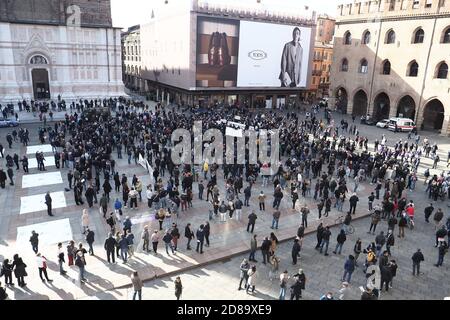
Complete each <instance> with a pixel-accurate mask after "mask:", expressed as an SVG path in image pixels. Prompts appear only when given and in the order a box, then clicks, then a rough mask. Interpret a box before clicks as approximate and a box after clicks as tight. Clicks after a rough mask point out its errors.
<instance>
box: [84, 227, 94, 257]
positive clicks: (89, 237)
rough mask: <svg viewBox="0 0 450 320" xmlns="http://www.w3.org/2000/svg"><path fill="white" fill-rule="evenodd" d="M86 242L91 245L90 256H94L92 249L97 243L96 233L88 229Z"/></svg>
mask: <svg viewBox="0 0 450 320" xmlns="http://www.w3.org/2000/svg"><path fill="white" fill-rule="evenodd" d="M86 231H87V232H86V242H87V243H88V245H89V254H90V255H91V256H93V255H94V248H93V247H92V245H93V244H94V241H95V233H94V231H92V230H90V229H89V228H87V229H86Z"/></svg>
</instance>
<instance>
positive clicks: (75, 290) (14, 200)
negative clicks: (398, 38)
mask: <svg viewBox="0 0 450 320" xmlns="http://www.w3.org/2000/svg"><path fill="white" fill-rule="evenodd" d="M27 126H28V125H27ZM29 126H30V132H31V140H32V141H31V143H30V146H32V145H39V143H38V141H37V136H36V135H35V133H36V128H37V126H33V125H29ZM8 130H9V131H11V130H12V129H1V130H0V139H2V140H3V139H4V136H5V135H6V132H7V131H8ZM380 132H383V131H381V130H380V129H376V128H373V127H367V134H371V136H369V139H372V140H373V139H374V136H377V135H379V134H380ZM383 133H386V136H387V137H388V143H389V144H391V145H393V144H394V143H395V140H394V138H395V139H397V137H399V136H401V137H403V136H404V137H406V135H405V134H395V136H394V134H393V133H392V134H391V133H390V132H388V131H384V132H383ZM364 134H366V130H365V128H364ZM432 139H433V140H436V141H437V142H439V143H440V144H439V146H440V150H439V151H440V156H441V159H446V158H447V155H446V151H444V150H448V149H449V142H448V139H444V138H441V137H437V136H433V138H432ZM433 140H432V141H433ZM11 151H12V152H18V154H19V156H22V155H23V154H24V153H25V152H26V151H25V147H22V146H19V145H18V144H16V143H15V144H14V146H13V149H11V150H9V149H7V150H6V153H9V152H11ZM2 161H4V160H2ZM3 165H4V164H3ZM440 165H441V166H440V167H439V168H438V169H439V170H444V169H445V167H444V163H443V162H441V163H440ZM422 166H431V160H430V159H425V160H423V161H422ZM116 167H117V170H118V171H119V173H126V174H127V176H128V177H129V178H131V177H132V175H133V174H136V175H137V176H138V177H140V178H141V179H142V180H143V183H144V185H145V184H146V183H148V182H149V178H148V176H147V175H146V172H145V170H144V169H143V168H142V167H140V166H138V165H135V164H134V163H132V165H128V163H127V160H126V159H122V160H118V162H117V166H116ZM47 170H48V171H47V172H58V171H59V170H57V169H56V168H54V167H52V168H47ZM439 170H435V172H440V171H439ZM422 172H423V167H422ZM36 173H39V171H38V170H37V169H30V173H29V175H31V174H36ZM61 173H62V178H63V184H58V185H50V186H46V187H42V188H39V187H35V188H27V189H23V188H22V174H23V172H22V171H17V172H16V176H15V181H16V185H15V186H14V187H11V186H8V185H7V187H6V189H5V190H2V192H0V201H1V203H3V204H4V206H3V208H4V209H2V210H0V235H1V241H0V261H2V260H3V258H5V257H8V258H11V257H12V255H13V254H15V253H18V252H19V253H20V255H21V256H23V257H24V261H25V263H27V264H28V269H27V270H28V274H29V275H30V276H29V277H27V278H26V282H27V283H28V286H27V287H26V288H24V289H17V288H15V289H14V290H13V291H11V290H9V292H8V293H9V294H10V297H11V298H14V299H27V298H28V299H79V298H83V297H87V296H98V297H101V298H102V299H107V298H111V299H114V298H122V299H124V298H127V297H128V296H127V293H126V292H127V289H118V288H120V287H123V286H128V285H129V284H130V280H129V275H130V273H131V271H132V270H138V271H139V273H140V275H141V277H142V278H143V279H153V278H154V277H155V276H157V277H158V279H157V280H154V281H150V282H149V283H148V286H149V290H150V291H149V293H148V294H147V293H145V294H144V296H147V297H148V298H152V299H157V298H171V295H173V290H172V289H173V288H172V284H171V283H169V284H168V283H167V281H169V280H168V279H169V278H163V279H162V280H161V279H160V278H161V277H164V276H166V275H169V276H170V275H172V274H178V273H181V274H183V275H186V277H187V279H189V277H190V276H192V277H194V278H195V279H197V280H198V279H202V280H200V281H196V282H195V283H194V281H192V287H195V286H197V285H198V286H199V288H200V286H202V288H205V287H206V288H208V285H209V286H214V287H215V288H216V290H214V294H213V295H208V290H203V289H202V290H203V295H205V296H207V297H206V298H205V297H203V296H201V294H200V295H199V297H198V298H195V297H194V296H189V294H192V293H191V292H192V291H190V290H189V289H188V288H186V293H185V296H184V298H188V297H191V298H193V299H194V298H195V299H207V298H208V297H209V298H212V299H214V298H219V297H223V298H225V297H230V299H232V298H233V299H236V298H244V297H246V296H245V294H244V296H243V297H241V296H236V294H235V293H232V291H231V292H229V289H230V288H229V284H230V283H233V286H234V284H235V283H237V282H236V279H235V278H236V277H238V275H239V272H238V268H239V263H240V261H241V260H242V257H241V256H240V254H241V253H242V252H245V251H247V250H248V249H249V242H250V237H251V236H250V235H249V234H248V233H247V232H246V231H245V228H246V225H247V220H246V216H247V215H248V213H249V211H248V210H245V209H247V208H245V207H244V210H243V220H242V221H235V220H232V221H227V222H225V223H220V222H218V221H217V220H213V221H211V247H210V248H205V254H203V255H200V254H197V253H195V251H194V252H187V251H185V250H184V248H185V243H186V242H185V239H184V237H182V238H181V239H180V245H179V253H178V254H177V255H176V256H172V255H171V256H170V257H168V256H167V255H166V253H165V252H164V250H163V247H162V246H161V243H160V246H159V254H158V256H154V255H153V254H147V253H142V252H141V250H140V248H141V244H139V245H138V248H139V249H138V250H137V254H136V257H135V258H133V259H131V260H130V262H129V263H128V264H126V265H124V264H122V263H118V264H116V265H108V264H107V262H106V261H105V258H106V257H105V252H104V250H103V242H104V239H105V235H106V233H107V230H108V229H109V227H108V226H107V225H106V223H105V221H104V219H103V217H102V215H101V214H100V213H99V211H98V206H97V205H95V206H94V207H93V208H92V209H91V210H89V213H90V220H91V225H92V226H91V228H92V229H93V230H94V232H95V233H96V242H95V243H94V250H95V253H96V256H88V257H87V266H86V269H87V271H88V274H87V278H88V280H89V281H88V282H87V284H85V285H81V286H80V285H79V284H78V283H76V281H75V279H76V278H77V270H76V269H77V268H74V269H71V267H67V266H66V269H67V270H68V271H69V272H68V275H67V276H66V277H62V276H59V272H58V267H57V264H56V244H53V245H43V246H41V247H40V251H41V252H42V253H43V254H44V255H45V256H47V257H48V259H49V260H51V261H52V262H51V263H50V264H49V268H50V272H49V276H50V278H53V279H54V280H55V281H54V282H53V283H52V284H47V283H42V282H41V281H40V280H39V277H38V270H37V266H36V264H35V259H34V254H33V252H32V250H31V247H30V246H29V247H28V248H25V249H20V250H18V247H17V246H16V238H17V228H18V227H23V226H27V225H30V224H37V223H45V222H48V221H53V220H57V219H64V218H65V219H69V221H70V226H71V231H72V238H73V240H75V242H80V241H83V235H82V233H81V232H82V231H81V211H82V208H85V207H87V205H86V204H85V206H76V205H75V203H74V199H73V192H66V193H65V196H66V202H67V207H65V208H60V209H56V210H54V212H53V213H54V214H55V217H48V216H47V214H46V211H45V210H44V211H38V212H31V213H25V214H22V215H19V211H20V198H21V197H23V196H32V195H36V194H42V193H44V192H47V191H50V192H58V191H61V190H63V189H64V187H67V186H68V183H67V169H61ZM432 173H433V170H432ZM166 178H167V176H166ZM220 181H222V179H221V177H220V176H219V185H220V186H221V187H222V185H223V183H220ZM260 185H261V182H260V181H259V182H258V184H257V185H256V187H255V188H254V189H253V191H252V193H253V194H252V200H251V207H252V208H257V198H256V197H257V194H258V193H259V191H260V189H261V188H260V187H259V186H260ZM350 185H351V184H350ZM421 187H422V186H421V185H420V184H419V183H418V186H417V189H416V191H420V192H414V193H412V194H411V197H412V199H414V200H416V201H415V202H416V203H418V206H419V208H418V209H417V211H416V212H417V215H419V213H420V212H423V207H424V206H425V205H426V201H424V200H425V195H424V194H423V192H422V190H421ZM271 189H272V187H269V188H263V190H264V192H265V194H266V195H267V201H266V209H267V210H266V212H259V211H258V210H257V211H256V213H257V214H258V220H257V223H256V226H255V233H256V234H258V235H259V239H260V241H261V240H262V238H263V237H264V236H265V235H269V233H270V232H271V231H272V229H270V225H271V220H272V218H271V214H272V212H273V211H272V209H271V206H270V204H271V202H272V190H271ZM371 189H372V187H371V186H370V185H368V184H363V185H362V186H360V189H359V190H358V195H359V197H360V203H359V205H358V210H357V211H358V216H364V215H366V214H367V201H366V199H367V195H368V194H369V193H370V191H371ZM196 190H197V188H196V185H194V193H196ZM222 191H223V190H222ZM118 196H119V197H121V194H118ZM409 196H410V195H408V197H409ZM416 197H417V199H416ZM112 198H113V199H114V193H112ZM195 198H196V200H195V201H193V208H192V209H190V210H188V211H186V212H181V213H180V217H179V220H178V225H179V228H180V233H182V236H183V235H184V232H183V231H184V226H185V224H186V223H187V222H191V223H192V225H193V227H194V229H196V228H197V227H198V225H199V224H200V223H203V222H205V221H206V220H207V219H208V211H209V204H208V203H207V202H206V201H200V200H198V199H197V197H196V196H195ZM306 203H308V204H309V206H310V208H311V209H312V213H311V215H310V218H309V228H308V230H310V231H313V230H315V227H316V223H317V213H316V210H315V208H316V206H315V204H314V203H315V201H313V199H311V197H308V198H307V199H306ZM110 205H112V203H110ZM6 208H8V209H6ZM290 208H291V201H290V199H289V197H288V196H285V197H284V198H283V203H282V205H281V209H282V212H283V213H282V217H281V219H280V229H279V230H277V232H276V234H277V236H278V237H279V238H280V239H281V240H284V239H290V238H292V237H293V236H294V235H295V233H296V230H297V227H298V225H299V222H300V216H299V215H298V214H297V213H295V212H294V211H292V210H291V209H290ZM347 208H348V203H346V205H345V206H344V211H345V209H347ZM338 214H339V213H338V212H336V211H335V210H333V211H332V213H331V215H330V218H329V219H328V220H327V221H325V224H333V223H334V221H335V219H336V217H337V216H338ZM124 215H130V216H132V217H134V218H140V217H143V218H144V219H145V218H147V219H150V220H151V223H150V225H151V227H150V229H151V230H152V229H154V228H156V226H157V222H156V221H154V219H153V211H149V210H148V208H147V206H146V203H140V204H139V210H136V211H132V210H129V209H126V210H125V212H124ZM365 220H367V219H365ZM358 223H362V224H365V225H367V223H368V222H367V221H365V222H364V221H362V222H356V221H355V222H354V224H355V226H358V225H357V224H358ZM144 225H145V224H143V223H141V224H138V225H135V226H134V227H133V233H134V234H135V236H136V238H137V239H139V238H140V234H141V231H142V228H143V226H144ZM358 229H360V228H357V230H358ZM419 231H420V226H419V227H418V228H417V230H414V231H413V232H414V234H416V233H417V234H420V233H419ZM431 233H432V231H431ZM362 234H363V235H364V232H362ZM333 237H335V232H334V235H333ZM314 238H315V237H314V236H312V237H307V239H306V240H305V247H306V248H307V247H310V246H308V241H311V242H312V241H314ZM309 239H311V240H309ZM407 239H408V238H407ZM430 239H431V240H430ZM332 240H335V239H333V238H332ZM396 240H397V239H396ZM416 240H417V241H416ZM349 241H350V240H349ZM352 241H354V240H352ZM397 241H398V240H397ZM402 241H404V240H402ZM426 241H427V242H428V243H430V242H432V237H431V236H430V233H429V232H428V235H424V237H423V239H422V238H420V237H418V238H417V239H416V237H414V241H412V242H409V241H408V242H407V243H408V244H410V246H411V247H412V248H414V247H416V246H417V245H418V244H420V245H419V246H421V245H423V246H424V248H425V245H426ZM332 242H333V241H332ZM405 242H406V241H405ZM397 243H398V242H397ZM290 245H291V243H290V241H289V242H288V243H287V244H282V245H280V252H281V258H282V260H283V261H285V262H286V261H290V260H289V259H290V258H289V257H290ZM346 245H347V247H348V248H349V245H350V243H349V242H347V243H346ZM348 248H347V249H348ZM400 248H402V247H401V246H400V244H399V246H398V249H399V250H400ZM405 249H406V250H405V251H404V252H403V251H402V253H403V254H404V257H400V258H402V259H403V258H404V259H406V261H409V260H408V259H409V258H410V255H411V254H412V253H411V250H413V249H411V250H410V248H409V247H408V248H405ZM394 250H395V249H394ZM402 250H403V249H402ZM312 251H314V250H312ZM312 251H311V252H310V253H309V255H308V249H305V250H304V252H303V258H302V260H300V261H301V262H302V261H303V259H304V260H305V265H304V266H303V268H304V270H305V272H306V274H307V275H308V274H311V282H310V283H309V286H310V287H311V288H316V289H314V290H317V291H314V290H311V291H309V290H307V292H306V293H305V297H306V298H310V299H315V298H316V296H317V295H319V294H321V293H322V291H326V290H328V289H330V290H332V288H334V287H333V286H336V279H335V275H336V273H338V274H340V273H341V271H339V272H337V271H338V270H341V269H342V266H340V265H343V258H341V260H342V261H341V262H340V263H338V262H339V261H340V260H339V259H337V257H328V258H327V259H331V260H333V262H336V263H332V264H328V262H327V261H326V260H323V258H326V257H318V256H317V255H316V254H315V252H312ZM433 253H434V256H436V257H434V256H433V254H432V253H430V254H429V255H428V254H427V253H426V254H425V255H426V257H427V256H430V258H429V261H427V263H430V265H431V260H434V259H435V258H437V254H436V252H434V251H433ZM236 255H237V257H236V258H231V257H232V256H236ZM394 256H395V254H394ZM431 256H433V258H431ZM229 258H231V260H230V261H228V262H227V260H225V261H224V259H229ZM309 259H310V260H309ZM214 261H224V263H222V262H220V263H216V264H213V265H211V267H209V266H207V267H204V265H207V264H210V263H211V262H214ZM119 262H120V261H119ZM433 263H434V261H433ZM444 264H445V263H444ZM337 265H339V268H337V270H332V271H331V270H330V267H333V268H334V267H336V266H337ZM198 266H202V268H198ZM307 266H309V268H310V269H308V268H307ZM283 268H284V267H283V265H282V266H281V267H280V269H283ZM405 268H406V267H405ZM189 270H191V271H189ZM236 270H237V271H236ZM290 271H291V270H290ZM439 271H440V272H439V273H436V274H434V273H431V274H430V276H429V277H430V280H428V282H425V284H426V283H433V284H436V285H437V286H438V287H439V284H440V283H441V282H442V278H440V277H439V274H442V273H443V272H446V271H447V269H446V267H444V268H442V269H440V270H439ZM315 273H316V274H317V275H318V276H317V277H316V276H315ZM202 274H205V275H209V276H210V277H211V279H212V281H207V279H208V277H205V279H203V277H202V278H199V276H200V275H202ZM405 274H408V272H407V273H405ZM361 276H362V273H361ZM264 277H265V276H264ZM322 277H323V279H322ZM405 277H406V276H405ZM261 278H263V276H261ZM266 278H267V277H266ZM398 278H400V279H401V277H400V276H399V277H398ZM231 279H232V280H233V282H231V281H229V280H231ZM172 280H173V279H172ZM402 280H404V283H405V284H404V286H405V287H406V288H410V289H412V288H414V287H413V286H414V284H413V283H414V281H412V280H413V279H408V278H407V277H406V278H404V279H402ZM189 281H190V280H187V283H189ZM314 281H316V282H314ZM355 282H357V275H356V274H355ZM411 282H412V283H411ZM219 283H221V284H222V283H223V284H224V285H223V286H224V289H219V288H221V287H222V286H219V285H216V284H219ZM402 283H403V281H402ZM418 283H420V282H418ZM227 284H228V285H227ZM425 284H422V285H420V289H421V291H420V290H419V291H418V292H419V293H420V294H423V297H428V298H430V297H433V296H432V295H431V294H429V291H432V290H430V288H426V285H425ZM161 286H162V287H164V286H167V287H168V288H169V289H170V290H169V292H167V293H166V291H167V290H159V291H158V293H157V294H153V293H152V292H151V289H152V288H153V289H155V288H159V289H161ZM264 286H266V287H267V288H268V289H267V290H268V291H267V293H266V294H264V295H263V296H259V297H260V298H271V297H272V298H273V297H276V296H277V294H274V293H273V292H272V291H273V290H276V291H277V284H276V285H274V287H275V289H273V288H272V287H273V286H270V285H269V284H268V283H267V284H265V283H264V281H262V282H261V292H264ZM433 287H434V286H433ZM440 287H442V291H439V290H435V291H436V296H435V298H442V296H443V295H445V294H446V291H447V292H448V290H447V289H448V288H447V287H446V284H445V283H442V284H440ZM225 288H227V289H225ZM270 288H272V289H270ZM322 288H323V290H322ZM111 289H112V290H111ZM270 290H272V291H270ZM146 291H147V289H146V290H145V292H146ZM195 291H196V292H198V291H201V290H195ZM222 291H226V292H228V293H226V292H222ZM124 292H125V293H124ZM258 292H259V290H258ZM309 292H310V293H309ZM258 294H259V293H258ZM258 294H257V295H256V296H255V297H258ZM261 294H262V293H261ZM308 294H311V295H310V296H308ZM116 295H117V296H116ZM249 297H251V296H249ZM418 298H419V297H418Z"/></svg>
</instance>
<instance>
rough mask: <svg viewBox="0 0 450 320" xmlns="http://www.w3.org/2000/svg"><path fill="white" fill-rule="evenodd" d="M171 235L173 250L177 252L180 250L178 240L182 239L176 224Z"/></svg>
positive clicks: (173, 225)
mask: <svg viewBox="0 0 450 320" xmlns="http://www.w3.org/2000/svg"><path fill="white" fill-rule="evenodd" d="M170 235H171V236H172V247H173V250H174V251H175V252H176V251H177V248H178V239H179V238H180V231H179V230H178V227H177V225H176V223H172V230H171V231H170Z"/></svg>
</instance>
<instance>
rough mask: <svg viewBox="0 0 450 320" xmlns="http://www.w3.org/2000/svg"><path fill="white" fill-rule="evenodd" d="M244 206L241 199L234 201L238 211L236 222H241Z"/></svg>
mask: <svg viewBox="0 0 450 320" xmlns="http://www.w3.org/2000/svg"><path fill="white" fill-rule="evenodd" d="M243 205H244V204H243V203H242V200H241V199H239V197H237V198H236V200H235V201H234V208H235V209H236V220H237V221H241V217H242V206H243Z"/></svg>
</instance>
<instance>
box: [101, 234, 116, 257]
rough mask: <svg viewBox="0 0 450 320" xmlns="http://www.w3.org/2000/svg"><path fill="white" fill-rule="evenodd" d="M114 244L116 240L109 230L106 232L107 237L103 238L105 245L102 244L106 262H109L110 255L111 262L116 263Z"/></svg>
mask: <svg viewBox="0 0 450 320" xmlns="http://www.w3.org/2000/svg"><path fill="white" fill-rule="evenodd" d="M116 246H117V241H116V239H115V238H114V237H113V234H112V233H111V232H110V233H109V234H108V238H106V240H105V245H104V248H105V250H106V257H107V259H108V263H111V257H112V263H116V257H115V254H114V250H115V248H116Z"/></svg>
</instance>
